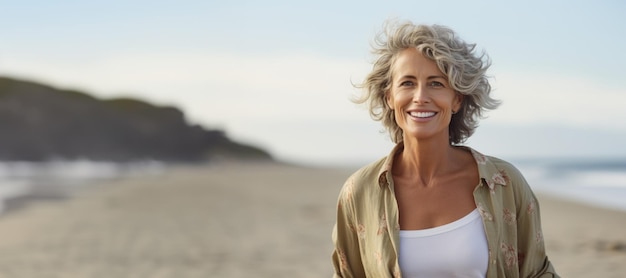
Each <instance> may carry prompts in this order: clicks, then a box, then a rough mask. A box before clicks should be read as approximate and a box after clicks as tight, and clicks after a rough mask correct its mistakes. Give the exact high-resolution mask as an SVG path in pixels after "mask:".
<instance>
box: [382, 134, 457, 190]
mask: <svg viewBox="0 0 626 278" xmlns="http://www.w3.org/2000/svg"><path fill="white" fill-rule="evenodd" d="M407 139H408V140H407ZM454 154H455V151H454V147H452V146H451V145H450V143H449V142H448V141H447V140H445V141H444V140H417V139H415V138H405V140H404V149H403V150H402V151H401V152H400V153H399V154H398V155H397V157H396V159H395V161H394V165H395V167H394V168H395V169H394V171H393V174H394V175H396V176H401V177H405V178H409V179H411V180H415V181H416V182H417V183H418V184H421V185H423V186H429V185H431V181H432V180H433V179H434V178H435V177H437V176H439V175H442V174H445V173H447V172H448V171H449V170H450V169H452V168H453V167H452V165H451V164H452V161H454V160H453V159H452V156H453V155H454Z"/></svg>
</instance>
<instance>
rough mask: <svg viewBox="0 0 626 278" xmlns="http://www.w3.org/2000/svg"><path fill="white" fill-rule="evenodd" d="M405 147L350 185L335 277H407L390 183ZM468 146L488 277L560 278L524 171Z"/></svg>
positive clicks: (340, 221)
mask: <svg viewBox="0 0 626 278" xmlns="http://www.w3.org/2000/svg"><path fill="white" fill-rule="evenodd" d="M401 148H402V143H399V144H398V145H397V146H396V147H395V148H394V150H393V151H392V152H391V153H390V154H389V156H388V157H386V158H383V159H381V160H379V161H376V162H374V163H372V164H370V165H368V166H366V167H363V168H362V169H360V170H359V171H357V172H355V173H354V174H353V175H352V176H351V177H350V178H349V179H348V181H347V182H346V183H345V184H344V187H343V188H342V191H341V193H340V198H339V199H338V202H339V206H338V214H337V223H336V224H335V228H334V230H333V242H334V246H335V250H334V251H333V256H332V258H333V264H334V266H335V273H334V277H401V270H400V267H399V264H398V258H397V256H398V249H397V248H398V246H399V234H398V233H399V230H400V226H399V221H398V213H399V212H398V208H397V203H396V200H395V196H394V193H393V180H391V179H389V178H390V175H389V173H390V170H391V168H392V166H393V165H392V163H393V157H394V155H395V153H397V151H398V150H399V149H401ZM463 148H465V149H466V150H468V151H470V152H471V154H472V155H473V157H474V159H475V161H476V164H477V166H478V171H479V176H480V178H481V180H482V182H481V183H480V184H479V185H478V186H477V187H476V188H475V190H474V193H473V194H474V200H475V204H476V207H477V209H478V211H479V212H480V216H481V219H482V221H483V226H484V229H485V233H486V236H487V244H488V249H489V251H488V252H489V264H488V268H487V274H486V277H487V278H494V277H512V278H514V277H559V276H558V275H557V274H556V273H555V271H554V268H553V266H552V264H551V263H550V261H549V260H548V259H547V256H546V254H545V247H544V245H543V244H544V242H543V236H542V233H541V225H540V219H539V206H538V204H537V203H536V200H535V197H534V194H533V193H532V190H531V189H530V187H529V186H528V184H527V183H526V180H525V179H524V178H523V177H522V175H521V173H519V171H518V170H517V169H516V168H515V167H514V166H512V165H511V164H509V163H507V162H506V161H502V160H500V159H497V158H494V157H487V156H484V155H482V154H480V153H478V152H476V151H474V150H472V149H470V148H466V147H463ZM517 205H519V206H520V207H517ZM518 214H519V215H518ZM391 227H393V228H391Z"/></svg>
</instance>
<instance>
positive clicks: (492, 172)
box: [378, 142, 508, 190]
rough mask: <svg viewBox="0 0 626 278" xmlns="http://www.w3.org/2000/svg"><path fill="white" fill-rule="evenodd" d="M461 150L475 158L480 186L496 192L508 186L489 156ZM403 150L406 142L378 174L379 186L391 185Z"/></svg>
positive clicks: (467, 148) (396, 149) (396, 147)
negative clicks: (397, 158)
mask: <svg viewBox="0 0 626 278" xmlns="http://www.w3.org/2000/svg"><path fill="white" fill-rule="evenodd" d="M459 148H463V149H466V150H468V151H469V152H470V153H471V154H472V156H473V157H474V160H475V161H476V165H477V166H478V175H479V176H480V184H479V186H484V185H486V186H488V187H489V189H490V190H494V188H495V185H496V184H499V185H502V186H505V185H506V184H507V180H508V178H507V176H506V174H505V173H504V172H503V171H500V170H499V169H498V168H497V167H496V165H495V164H494V163H493V161H491V159H489V157H488V156H486V155H483V154H482V153H479V152H478V151H476V150H474V149H472V148H470V147H467V146H459ZM402 149H404V142H399V143H398V144H396V146H395V147H394V148H393V149H392V150H391V152H390V153H389V155H387V157H386V158H385V161H384V163H383V167H382V168H381V169H380V171H379V172H378V185H379V186H381V187H383V186H388V185H389V183H388V179H389V178H390V177H391V169H392V167H393V161H394V158H395V156H396V154H397V153H398V152H399V151H401V150H402Z"/></svg>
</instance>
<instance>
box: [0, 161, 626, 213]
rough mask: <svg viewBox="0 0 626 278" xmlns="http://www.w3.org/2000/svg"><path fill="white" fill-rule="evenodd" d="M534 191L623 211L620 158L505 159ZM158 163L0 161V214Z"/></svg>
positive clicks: (156, 169) (150, 171) (150, 169)
mask: <svg viewBox="0 0 626 278" xmlns="http://www.w3.org/2000/svg"><path fill="white" fill-rule="evenodd" d="M509 161H510V162H512V163H513V164H514V165H515V166H516V167H517V168H518V169H519V170H520V171H521V172H522V174H523V175H524V177H525V178H526V180H527V181H528V183H529V184H530V186H531V187H532V188H533V190H534V191H535V192H537V193H542V194H547V195H551V196H555V197H560V198H565V199H570V200H574V201H578V202H582V203H586V204H590V205H594V206H599V207H604V208H610V209H617V210H622V211H626V158H625V159H591V160H590V159H585V160H583V159H557V158H554V159H545V158H543V159H520V160H509ZM165 167H167V166H166V165H165V164H164V163H160V162H154V161H146V162H134V163H111V162H93V161H69V162H68V161H53V162H46V163H32V162H0V214H1V213H2V211H3V210H4V209H5V205H6V204H7V203H10V202H9V201H8V200H13V199H16V198H23V197H24V196H30V197H29V198H44V199H58V198H64V197H67V196H68V195H72V194H73V193H74V192H77V190H80V189H82V188H85V187H87V186H89V185H90V184H94V183H97V182H98V181H103V180H111V179H119V178H128V177H136V176H144V175H154V174H158V173H161V172H162V171H164V169H165Z"/></svg>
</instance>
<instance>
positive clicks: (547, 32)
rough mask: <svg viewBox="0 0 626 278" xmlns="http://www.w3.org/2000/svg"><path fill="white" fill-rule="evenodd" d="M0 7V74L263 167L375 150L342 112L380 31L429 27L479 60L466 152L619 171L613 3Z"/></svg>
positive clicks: (353, 159)
mask: <svg viewBox="0 0 626 278" xmlns="http://www.w3.org/2000/svg"><path fill="white" fill-rule="evenodd" d="M221 2H223V3H215V1H114V0H111V1H28V0H25V1H2V0H0V14H1V15H2V16H0V35H1V36H0V75H8V76H13V77H19V78H25V79H31V80H36V81H41V82H45V83H48V84H51V85H54V86H57V87H62V88H75V89H82V90H85V91H88V92H91V93H93V94H95V95H96V96H99V97H102V98H109V97H117V96H133V97H138V98H142V99H145V100H148V101H151V102H154V103H156V104H164V105H175V106H177V107H179V108H181V109H183V110H184V111H185V113H186V115H187V116H188V118H189V121H191V122H194V123H200V124H202V125H205V126H207V127H209V128H211V127H216V128H222V129H224V130H226V131H227V133H228V134H229V135H230V136H231V137H233V138H235V139H237V140H241V141H244V142H249V143H254V144H257V145H260V146H262V147H265V148H267V149H268V150H270V151H271V152H272V153H274V154H275V155H276V156H277V157H279V158H281V159H286V160H290V161H298V162H304V163H315V164H326V163H361V162H366V161H368V160H372V159H375V158H377V157H378V156H381V155H385V154H386V153H387V152H388V150H389V149H390V148H391V145H392V144H391V143H390V141H389V140H388V139H387V137H386V136H385V135H384V134H380V133H379V130H380V129H381V127H380V124H379V123H377V122H373V121H371V120H370V119H369V116H368V114H367V112H366V111H365V109H363V108H361V107H357V106H355V105H354V104H352V103H350V102H349V101H348V99H349V97H350V96H351V95H352V94H355V93H358V91H357V90H356V89H354V88H353V87H352V86H351V82H352V83H358V82H360V81H361V79H362V78H363V77H364V76H365V74H366V73H367V71H368V70H369V68H370V64H369V62H371V61H372V57H371V56H370V55H369V43H370V41H371V40H372V39H373V37H374V35H375V33H376V32H377V31H378V30H380V27H381V25H382V24H383V22H384V21H385V20H386V19H389V18H398V19H401V20H411V21H413V22H416V23H428V24H433V23H435V24H443V25H447V26H450V27H451V28H453V29H454V30H456V31H457V32H458V33H459V35H460V36H461V37H462V38H464V39H465V40H466V41H469V42H474V43H477V44H478V48H479V49H482V50H485V51H486V52H487V53H488V54H489V55H490V57H491V59H492V62H493V66H492V68H491V70H490V72H489V74H490V75H491V76H492V77H493V78H492V82H493V87H494V92H493V93H494V96H495V97H496V98H499V99H501V100H503V103H504V104H503V105H502V106H501V107H500V108H499V109H498V110H496V111H493V112H491V113H489V114H488V115H489V118H488V119H485V120H483V122H482V125H481V127H480V128H479V129H478V131H477V133H476V135H475V136H474V137H472V138H471V139H470V141H469V142H468V144H469V145H470V146H473V147H475V148H477V149H478V150H479V151H483V152H485V153H488V154H492V155H497V156H504V157H520V156H573V157H586V156H626V148H624V147H623V146H624V144H623V143H621V141H623V140H622V139H620V138H623V137H624V136H626V110H625V109H623V106H624V103H626V89H625V88H626V78H624V77H626V76H625V75H624V70H623V68H624V65H626V54H624V52H623V51H624V49H626V39H625V38H624V37H625V36H624V35H625V33H626V31H625V30H626V18H625V17H624V16H623V15H624V14H625V13H626V4H623V3H622V2H619V1H595V2H593V3H592V1H585V2H583V1H550V2H549V3H543V2H548V1H526V2H524V3H512V4H511V3H502V2H496V1H386V2H385V3H384V4H383V3H382V1H378V2H371V1H310V2H301V3H298V2H297V1H221Z"/></svg>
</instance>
